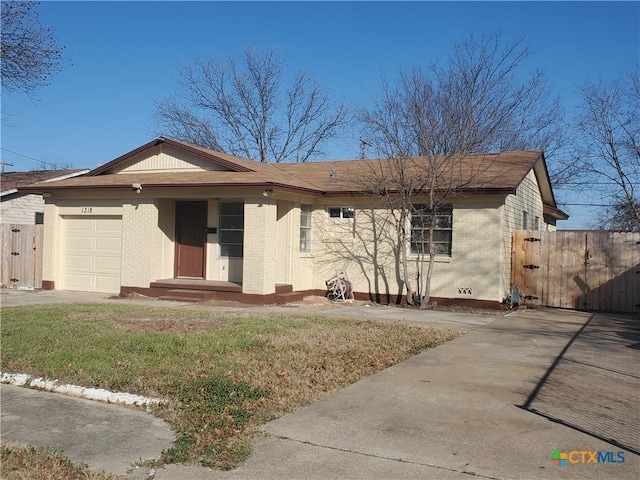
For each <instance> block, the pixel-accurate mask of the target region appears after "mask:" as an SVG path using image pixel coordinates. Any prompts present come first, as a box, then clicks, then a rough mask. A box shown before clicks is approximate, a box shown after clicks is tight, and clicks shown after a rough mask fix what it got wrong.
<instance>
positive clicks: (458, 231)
mask: <svg viewBox="0 0 640 480" xmlns="http://www.w3.org/2000/svg"><path fill="white" fill-rule="evenodd" d="M338 202H339V201H338ZM338 202H334V203H332V205H334V206H354V207H355V208H356V214H355V220H351V219H330V218H329V217H328V213H327V205H320V204H317V205H316V206H315V210H314V214H313V254H312V256H299V258H298V260H297V261H298V264H299V265H300V264H302V262H306V263H307V265H308V264H309V263H312V265H313V266H312V268H304V269H303V268H298V269H295V272H296V273H297V274H298V275H299V278H296V279H295V281H294V284H295V285H304V284H309V283H311V284H312V285H313V287H312V288H315V289H324V288H325V281H326V280H327V279H329V278H331V277H332V276H333V275H334V274H335V272H336V271H342V270H344V271H345V272H346V273H347V275H348V277H349V279H350V280H351V281H352V283H353V286H354V290H356V291H358V292H365V293H367V292H370V293H371V294H372V295H375V293H376V292H378V293H380V294H381V295H382V297H384V295H386V294H389V295H398V294H403V293H404V292H400V287H399V278H401V277H402V273H401V268H400V264H399V262H398V260H397V258H396V253H394V252H395V250H396V249H397V243H396V242H395V240H394V239H395V238H396V233H395V227H394V223H393V221H392V219H391V218H390V213H389V212H388V211H387V210H384V209H381V208H372V207H371V206H368V207H367V206H366V205H364V204H362V203H360V204H359V205H358V204H354V200H353V199H349V200H347V199H345V200H344V201H343V202H341V203H338ZM500 205H501V201H500V200H499V199H494V200H490V201H484V203H479V202H477V201H471V200H467V201H464V202H457V204H456V203H454V211H453V222H454V226H453V239H452V255H451V257H438V258H437V260H436V263H435V266H434V273H433V280H432V290H431V295H432V296H434V297H446V298H467V299H477V300H490V301H500V300H501V299H502V293H501V290H502V289H501V287H502V285H501V275H500V272H501V268H502V263H503V258H502V257H501V252H502V244H501V241H502V236H501V233H500V226H501V209H500ZM354 222H355V223H354ZM374 238H375V239H377V240H376V241H374ZM403 248H407V249H408V248H409V246H408V245H406V246H405V247H403ZM407 251H408V250H407ZM408 259H409V267H410V273H409V278H411V279H412V281H413V283H414V284H415V278H416V275H417V266H416V259H417V257H416V256H414V255H411V254H409V255H408ZM308 272H313V275H312V276H311V275H310V274H309V273H308ZM425 272H426V270H425ZM311 277H312V278H311ZM382 301H384V298H382Z"/></svg>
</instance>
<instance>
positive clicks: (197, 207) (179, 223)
mask: <svg viewBox="0 0 640 480" xmlns="http://www.w3.org/2000/svg"><path fill="white" fill-rule="evenodd" d="M206 228H207V202H194V201H189V202H176V267H175V273H176V277H195V278H204V274H205V267H204V265H205V243H206V238H207V234H206Z"/></svg>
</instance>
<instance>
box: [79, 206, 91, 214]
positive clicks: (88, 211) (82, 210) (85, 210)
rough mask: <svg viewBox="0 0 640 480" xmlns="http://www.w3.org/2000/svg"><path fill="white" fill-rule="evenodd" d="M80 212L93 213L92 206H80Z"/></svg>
mask: <svg viewBox="0 0 640 480" xmlns="http://www.w3.org/2000/svg"><path fill="white" fill-rule="evenodd" d="M80 212H81V213H93V207H80Z"/></svg>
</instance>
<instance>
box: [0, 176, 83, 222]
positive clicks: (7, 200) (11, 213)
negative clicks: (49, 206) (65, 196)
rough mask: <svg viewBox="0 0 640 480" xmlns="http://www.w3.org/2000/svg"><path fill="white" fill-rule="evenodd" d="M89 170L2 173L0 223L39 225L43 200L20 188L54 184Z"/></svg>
mask: <svg viewBox="0 0 640 480" xmlns="http://www.w3.org/2000/svg"><path fill="white" fill-rule="evenodd" d="M88 172H89V170H86V169H85V170H80V169H66V170H33V171H30V172H2V175H1V176H0V223H2V224H20V225H39V224H41V223H42V222H43V220H44V198H43V197H42V195H41V194H39V193H24V192H22V191H21V190H20V188H21V187H26V186H27V185H32V184H34V183H41V182H54V181H56V180H64V179H66V178H72V177H77V176H78V175H84V174H85V173H88Z"/></svg>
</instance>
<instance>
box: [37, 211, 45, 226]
mask: <svg viewBox="0 0 640 480" xmlns="http://www.w3.org/2000/svg"><path fill="white" fill-rule="evenodd" d="M43 223H44V212H36V225H42V224H43Z"/></svg>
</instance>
